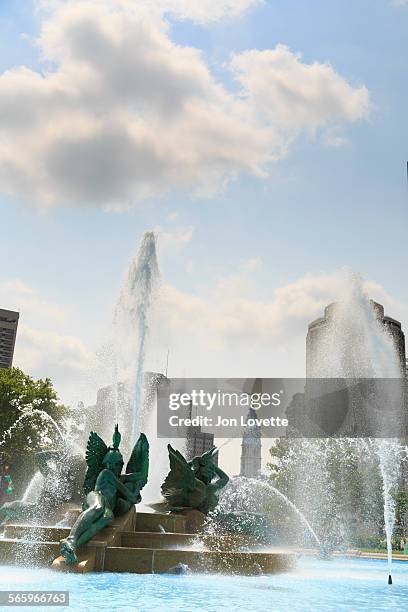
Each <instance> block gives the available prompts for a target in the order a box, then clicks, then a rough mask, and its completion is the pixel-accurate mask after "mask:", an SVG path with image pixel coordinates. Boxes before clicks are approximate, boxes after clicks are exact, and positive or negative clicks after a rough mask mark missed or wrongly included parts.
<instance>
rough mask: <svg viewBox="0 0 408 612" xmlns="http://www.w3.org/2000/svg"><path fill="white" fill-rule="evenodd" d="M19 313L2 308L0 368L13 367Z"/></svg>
mask: <svg viewBox="0 0 408 612" xmlns="http://www.w3.org/2000/svg"><path fill="white" fill-rule="evenodd" d="M18 318H19V313H18V312H14V311H12V310H4V309H3V308H0V368H11V366H12V364H13V355H14V345H15V343H16V335H17V325H18Z"/></svg>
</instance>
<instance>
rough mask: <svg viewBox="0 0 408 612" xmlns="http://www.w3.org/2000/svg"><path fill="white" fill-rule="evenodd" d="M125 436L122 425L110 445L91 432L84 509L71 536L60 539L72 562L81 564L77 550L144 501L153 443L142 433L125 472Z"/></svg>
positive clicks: (64, 551) (87, 455) (67, 557)
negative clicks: (142, 494)
mask: <svg viewBox="0 0 408 612" xmlns="http://www.w3.org/2000/svg"><path fill="white" fill-rule="evenodd" d="M120 440H121V435H120V433H119V429H118V426H117V425H116V426H115V432H114V434H113V446H111V447H109V448H108V447H107V445H106V444H105V442H104V441H103V440H102V438H100V437H99V436H98V434H97V433H94V432H91V434H90V436H89V440H88V444H87V450H86V463H87V466H88V469H87V472H86V475H85V482H84V492H85V495H86V501H85V503H84V504H83V508H84V511H83V512H82V513H81V514H80V515H79V517H78V519H77V520H76V522H75V523H74V525H73V527H72V529H71V532H70V534H69V536H68V537H67V538H64V539H63V540H61V542H60V549H61V555H62V556H63V557H64V559H65V562H66V563H67V564H68V565H76V564H77V563H78V558H77V554H76V553H77V550H78V548H79V547H80V546H82V545H83V544H86V542H88V541H89V540H90V539H91V538H92V537H93V536H94V535H95V534H96V533H98V532H99V531H100V530H101V529H103V528H104V527H107V526H108V525H110V524H111V523H112V522H113V519H114V517H115V516H121V515H123V514H125V513H126V512H127V511H128V510H130V508H131V507H132V506H133V505H134V504H137V503H139V502H140V501H141V499H142V498H141V495H140V491H141V489H142V488H143V487H144V486H145V484H146V483H147V476H148V470H149V443H148V441H147V438H146V436H145V435H144V434H143V433H142V434H140V437H139V440H138V441H137V443H136V444H135V446H134V448H133V451H132V453H131V456H130V459H129V462H128V464H127V466H126V472H125V473H124V474H122V469H123V465H124V462H123V457H122V454H121V452H120V451H119V444H120Z"/></svg>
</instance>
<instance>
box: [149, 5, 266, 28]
mask: <svg viewBox="0 0 408 612" xmlns="http://www.w3.org/2000/svg"><path fill="white" fill-rule="evenodd" d="M262 1H263V0H145V1H144V4H145V5H147V6H148V7H153V8H154V9H156V10H160V11H162V12H163V13H164V14H166V13H169V14H170V15H172V16H174V17H177V18H179V19H190V20H191V21H194V22H196V23H201V24H205V23H211V22H213V21H218V20H220V19H224V18H226V17H227V18H234V17H238V16H240V15H242V14H244V13H246V12H247V11H248V10H249V9H251V8H253V7H255V6H258V5H260V4H262Z"/></svg>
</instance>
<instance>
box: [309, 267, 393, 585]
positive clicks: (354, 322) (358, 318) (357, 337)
mask: <svg viewBox="0 0 408 612" xmlns="http://www.w3.org/2000/svg"><path fill="white" fill-rule="evenodd" d="M378 307H379V305H376V304H375V303H373V302H372V301H370V300H369V298H368V296H367V294H366V292H365V291H364V288H363V284H362V280H361V278H360V276H359V275H355V274H353V275H350V277H349V278H348V279H347V282H346V284H345V288H344V291H343V295H342V299H341V301H340V302H338V303H336V304H332V305H330V307H329V308H328V313H327V315H328V316H327V319H328V320H327V325H326V328H325V331H324V332H323V333H321V334H320V340H319V343H318V344H317V346H316V347H315V348H316V350H315V354H314V355H313V360H312V361H311V362H309V372H308V375H309V376H311V377H322V378H323V377H324V378H335V377H342V378H401V365H400V361H399V357H398V353H397V350H396V346H395V344H394V342H393V339H392V337H391V335H390V334H389V333H387V332H386V330H385V329H384V325H383V323H382V315H383V312H381V310H380V311H379V308H378ZM333 444H334V443H333ZM374 450H375V452H376V454H377V457H378V460H379V466H380V473H381V478H382V482H383V487H382V490H383V497H384V524H385V533H386V538H387V554H388V570H389V583H390V584H391V583H392V579H391V564H392V544H391V538H392V533H393V529H394V524H395V502H394V499H393V497H392V493H393V490H394V488H395V487H396V485H397V482H398V474H399V458H398V455H399V444H398V441H397V440H377V441H376V444H375V447H374ZM360 452H364V441H361V445H360Z"/></svg>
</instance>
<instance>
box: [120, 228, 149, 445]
mask: <svg viewBox="0 0 408 612" xmlns="http://www.w3.org/2000/svg"><path fill="white" fill-rule="evenodd" d="M158 283H159V267H158V262H157V254H156V237H155V235H154V233H153V232H146V233H145V234H144V236H143V240H142V243H141V245H140V248H139V251H138V254H137V255H136V257H135V258H134V259H133V260H132V261H131V263H130V266H129V271H128V274H127V277H126V280H125V283H124V285H123V287H122V291H121V293H120V297H119V300H118V303H117V306H116V309H115V315H114V330H115V347H114V353H115V360H114V378H115V379H116V380H115V384H114V393H115V413H116V417H117V422H119V424H120V425H121V426H122V428H123V429H124V430H125V431H129V432H130V433H131V439H130V442H131V444H134V443H135V441H136V438H137V434H138V431H139V429H140V421H141V416H142V403H143V373H144V367H145V357H146V343H147V339H148V333H149V317H150V310H151V306H152V303H153V299H154V297H155V292H156V289H157V287H158ZM119 380H122V381H123V380H126V381H128V383H127V384H128V394H129V402H130V404H131V406H130V410H129V408H128V407H125V408H124V409H123V408H122V407H121V406H120V405H118V401H117V395H116V393H117V391H116V390H117V383H118V381H119Z"/></svg>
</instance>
